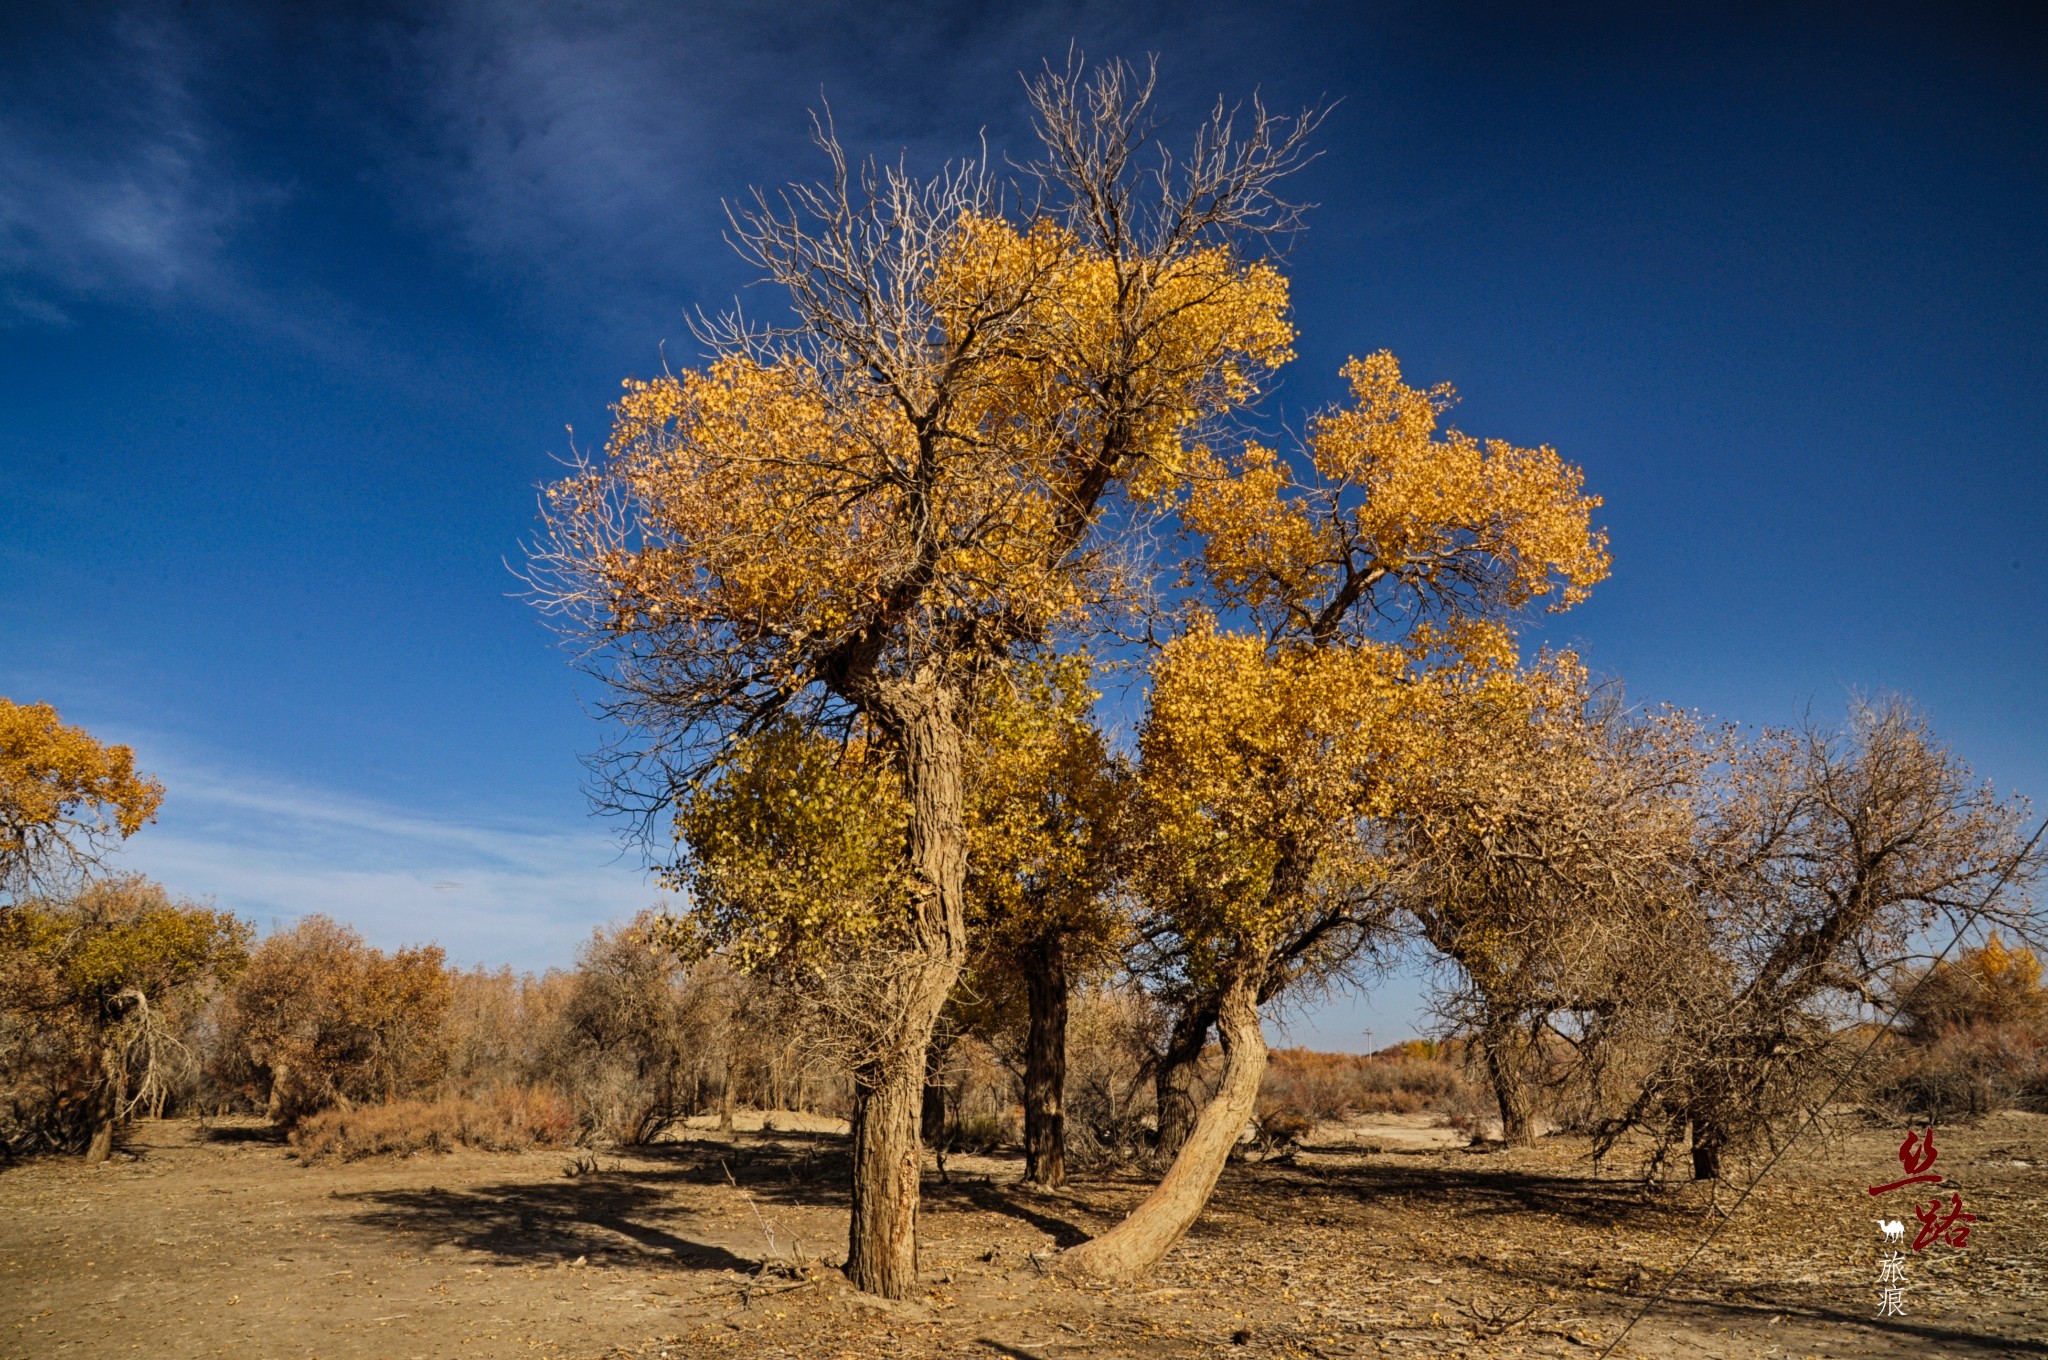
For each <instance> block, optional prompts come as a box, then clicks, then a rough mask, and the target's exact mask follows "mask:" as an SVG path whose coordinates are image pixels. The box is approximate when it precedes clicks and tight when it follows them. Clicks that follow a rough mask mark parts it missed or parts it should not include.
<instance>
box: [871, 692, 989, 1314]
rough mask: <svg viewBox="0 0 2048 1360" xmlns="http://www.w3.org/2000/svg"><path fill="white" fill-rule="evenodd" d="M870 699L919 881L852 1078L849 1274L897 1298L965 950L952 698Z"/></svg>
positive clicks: (889, 695) (908, 1280) (908, 1275)
mask: <svg viewBox="0 0 2048 1360" xmlns="http://www.w3.org/2000/svg"><path fill="white" fill-rule="evenodd" d="M877 698H878V704H877V707H878V709H879V710H880V711H879V714H878V716H880V717H881V718H882V719H883V720H884V722H885V723H886V725H887V726H888V728H889V730H890V734H891V735H892V736H893V737H895V739H896V740H897V742H898V743H899V745H900V749H901V753H902V762H903V764H902V770H903V791H904V794H905V796H906V798H907V800H908V801H909V804H910V827H909V835H908V838H907V839H908V846H907V849H908V851H909V861H910V868H911V870H912V871H913V872H914V873H915V874H916V876H917V878H918V880H919V883H918V890H917V892H916V895H915V896H914V898H913V899H912V901H911V903H910V941H909V948H907V949H906V950H905V951H904V953H903V955H902V960H901V962H902V968H901V971H900V972H899V973H898V975H897V976H896V978H895V979H894V980H893V982H892V985H891V987H890V989H889V990H890V998H889V1002H890V1004H889V1006H888V1011H887V1033H886V1034H885V1035H884V1036H883V1038H882V1041H881V1042H880V1043H878V1044H877V1046H876V1051H875V1052H874V1054H873V1056H872V1058H871V1059H870V1061H869V1062H868V1063H867V1064H865V1065H864V1068H863V1070H862V1072H861V1073H859V1074H857V1080H858V1089H859V1095H858V1097H857V1099H856V1102H855V1109H854V1120H853V1215H852V1222H851V1223H850V1225H849V1226H848V1229H847V1249H846V1275H847V1278H848V1279H849V1280H851V1281H852V1282H853V1284H854V1287H855V1288H857V1289H862V1290H865V1291H867V1292H868V1293H870V1294H880V1295H881V1296H883V1297H884V1298H891V1299H901V1298H907V1297H908V1296H909V1295H910V1294H911V1292H912V1291H913V1290H914V1289H915V1288H916V1287H917V1196H918V1177H919V1174H920V1171H921V1169H922V1162H923V1156H922V1154H921V1152H920V1149H919V1146H918V1120H919V1115H920V1114H921V1112H922V1108H923V1103H924V1100H923V1097H924V1084H925V1081H924V1076H925V1071H924V1068H925V1054H926V1052H927V1050H928V1049H929V1048H930V1046H931V1041H932V1031H933V1030H934V1028H936V1026H937V1024H938V1020H939V1012H940V1011H941V1010H942V1009H943V1008H944V1007H945V1004H946V998H947V997H948V996H949V995H951V993H952V990H953V984H954V983H955V982H957V981H958V980H959V977H960V967H961V964H962V963H963V962H964V961H965V959H966V954H967V907H966V901H967V899H966V885H967V830H966V825H965V822H964V820H963V806H964V802H965V796H964V786H963V784H962V781H961V738H960V729H959V726H958V722H957V719H956V711H957V707H958V702H959V700H958V696H956V695H954V694H952V693H950V692H948V691H946V690H945V689H943V688H941V687H940V686H938V685H937V684H935V683H928V684H925V685H923V686H919V687H913V686H911V685H909V684H903V683H891V684H890V685H888V686H887V688H886V690H885V691H884V692H882V693H880V694H879V695H878V696H877Z"/></svg>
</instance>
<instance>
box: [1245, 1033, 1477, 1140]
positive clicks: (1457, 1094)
mask: <svg viewBox="0 0 2048 1360" xmlns="http://www.w3.org/2000/svg"><path fill="white" fill-rule="evenodd" d="M1412 1047H1413V1048H1414V1049H1415V1050H1417V1051H1414V1052H1410V1051H1407V1048H1406V1047H1404V1049H1403V1051H1402V1052H1401V1053H1400V1054H1399V1055H1398V1056H1396V1055H1394V1054H1373V1055H1370V1056H1368V1055H1364V1054H1353V1053H1315V1052H1311V1051H1310V1050H1308V1049H1305V1048H1282V1049H1275V1050H1274V1051H1273V1055H1272V1059H1271V1061H1270V1062H1269V1063H1268V1065H1267V1067H1266V1075H1265V1080H1264V1081H1263V1082H1262V1083H1261V1084H1260V1090H1259V1104H1260V1109H1261V1111H1262V1113H1261V1115H1260V1122H1261V1124H1262V1125H1264V1124H1265V1123H1267V1121H1268V1116H1269V1115H1270V1116H1272V1117H1274V1118H1284V1117H1292V1118H1294V1119H1306V1120H1310V1121H1315V1120H1336V1119H1346V1118H1349V1117H1350V1116H1352V1115H1359V1114H1416V1113H1420V1112H1422V1111H1431V1112H1436V1113H1442V1114H1450V1115H1455V1114H1460V1113H1463V1112H1465V1111H1466V1110H1467V1108H1468V1107H1470V1106H1472V1105H1474V1104H1475V1102H1477V1101H1478V1098H1479V1092H1478V1090H1477V1088H1476V1087H1475V1086H1474V1085H1473V1083H1472V1081H1471V1079H1470V1077H1469V1076H1468V1075H1467V1072H1466V1068H1465V1064H1464V1063H1463V1062H1462V1061H1461V1060H1460V1058H1459V1056H1458V1055H1456V1054H1454V1053H1451V1052H1447V1051H1440V1050H1445V1049H1448V1048H1449V1047H1451V1046H1448V1045H1429V1044H1423V1043H1417V1044H1415V1045H1413V1046H1412Z"/></svg>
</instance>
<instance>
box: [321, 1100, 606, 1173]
mask: <svg viewBox="0 0 2048 1360" xmlns="http://www.w3.org/2000/svg"><path fill="white" fill-rule="evenodd" d="M575 1137H576V1112H575V1111H574V1110H573V1109H571V1108H570V1105H569V1102H568V1101H566V1100H564V1099H563V1098H562V1097H561V1096H559V1095H557V1094H556V1093H555V1092H553V1091H548V1090H534V1089H530V1088H527V1087H520V1086H505V1087H500V1088H498V1089H497V1090H494V1091H490V1092H486V1093H485V1094H483V1095H480V1096H442V1097H440V1098H439V1099H436V1100H396V1101H392V1102H390V1103H389V1104H384V1105H358V1106H352V1107H350V1108H348V1109H339V1108H337V1109H331V1110H323V1111H321V1112H320V1113H318V1114H314V1115H309V1116H307V1117H306V1118H304V1119H301V1120H300V1121H299V1123H298V1126H297V1127H296V1128H294V1129H293V1130H292V1134H291V1142H292V1147H293V1149H294V1150H296V1152H297V1154H298V1157H299V1160H301V1161H303V1162H306V1163H309V1164H310V1163H313V1162H319V1161H326V1160H328V1159H330V1158H333V1159H339V1160H341V1161H344V1162H353V1161H357V1160H359V1159H361V1158H364V1157H378V1156H400V1157H409V1156H412V1155H413V1154H414V1153H419V1152H452V1151H454V1150H455V1149H456V1148H458V1147H472V1148H480V1149H482V1150H483V1151H486V1152H525V1151H528V1150H529V1149H532V1148H537V1147H564V1146H567V1145H568V1144H570V1143H572V1142H574V1141H575Z"/></svg>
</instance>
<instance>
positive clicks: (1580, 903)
mask: <svg viewBox="0 0 2048 1360" xmlns="http://www.w3.org/2000/svg"><path fill="white" fill-rule="evenodd" d="M1499 698H1500V700H1502V702H1496V703H1492V704H1489V705H1484V706H1481V705H1470V706H1466V707H1464V708H1462V709H1461V710H1460V711H1459V712H1458V713H1457V714H1456V722H1455V724H1454V726H1453V728H1452V730H1451V731H1450V732H1449V733H1448V734H1447V736H1448V740H1447V742H1446V743H1445V746H1444V747H1443V748H1442V750H1441V751H1440V754H1439V758H1438V760H1437V762H1436V767H1435V769H1434V770H1433V771H1432V774H1431V777H1430V778H1429V779H1428V780H1427V781H1426V782H1425V783H1423V784H1422V785H1420V786H1419V787H1418V788H1417V791H1416V793H1415V795H1414V796H1412V797H1410V798H1409V799H1407V800H1405V802H1404V806H1403V808H1402V810H1401V814H1400V817H1399V818H1398V822H1397V833H1398V834H1397V842H1398V847H1399V848H1398V855H1399V859H1400V861H1401V869H1400V872H1399V874H1398V876H1397V882H1398V895H1399V899H1400V902H1401V904H1402V906H1403V908H1404V909H1405V911H1406V912H1407V914H1408V915H1409V916H1410V917H1411V918H1412V919H1413V920H1414V922H1415V925H1416V928H1417V930H1418V932H1419V933H1420V935H1421V936H1422V938H1423V939H1424V940H1425V941H1426V942H1427V943H1428V945H1429V946H1430V947H1431V948H1432V949H1433V950H1435V951H1436V953H1437V954H1438V955H1439V956H1440V957H1442V958H1443V959H1444V960H1446V961H1448V962H1449V963H1450V964H1451V965H1453V966H1454V967H1455V968H1456V969H1457V972H1458V975H1459V978H1460V983H1461V985H1460V986H1458V987H1457V989H1456V990H1455V991H1454V992H1453V994H1452V995H1451V996H1450V997H1449V998H1448V1014H1449V1017H1450V1018H1451V1019H1452V1020H1453V1022H1454V1023H1456V1024H1457V1025H1459V1027H1461V1028H1464V1029H1466V1030H1468V1031H1469V1032H1470V1033H1471V1034H1472V1036H1473V1038H1474V1040H1475V1042H1476V1045H1477V1048H1478V1051H1479V1055H1480V1058H1481V1061H1482V1062H1483V1063H1484V1065H1485V1067H1486V1071H1487V1076H1488V1079H1489V1081H1490V1083H1491V1085H1492V1087H1493V1091H1494V1095H1495V1098H1496V1100H1497V1101H1498V1103H1499V1106H1500V1116H1501V1136H1502V1139H1503V1141H1505V1142H1507V1143H1510V1144H1515V1143H1522V1142H1526V1141H1528V1139H1529V1138H1530V1137H1531V1136H1532V1132H1533V1130H1532V1124H1531V1121H1532V1115H1533V1109H1532V1105H1531V1102H1530V1097H1529V1092H1528V1089H1527V1080H1526V1077H1527V1072H1526V1068H1527V1066H1528V1065H1529V1063H1530V1061H1531V1059H1532V1058H1533V1057H1534V1055H1535V1052H1536V1050H1537V1048H1538V1046H1539V1044H1540V1043H1541V1042H1542V1040H1543V1039H1544V1037H1545V1035H1546V1032H1548V1033H1549V1034H1550V1035H1551V1036H1552V1038H1553V1042H1555V1041H1556V1040H1558V1039H1563V1040H1566V1041H1568V1042H1569V1041H1575V1040H1576V1038H1577V1037H1578V1034H1579V1033H1580V1029H1579V1026H1578V1025H1577V1024H1575V1023H1572V1020H1571V1018H1572V1017H1578V1016H1584V1015H1588V1014H1604V1013H1608V1012H1611V1011H1612V1010H1613V1009H1614V1008H1615V1007H1616V1006H1618V1005H1621V1004H1624V1002H1625V998H1623V997H1620V996H1617V995H1616V994H1615V990H1614V987H1615V982H1616V980H1617V979H1618V978H1621V977H1623V976H1628V973H1627V971H1626V970H1625V969H1624V968H1622V967H1620V966H1619V965H1620V963H1621V961H1622V960H1624V959H1626V957H1627V956H1628V954H1629V953H1630V951H1632V950H1634V949H1637V948H1639V947H1641V944H1642V941H1643V940H1644V938H1645V927H1646V926H1648V925H1650V924H1651V923H1653V922H1654V921H1655V919H1656V918H1657V917H1658V916H1659V915H1660V914H1661V913H1663V912H1664V911H1666V910H1668V909H1669V908H1670V905H1671V904H1672V903H1673V902H1675V901H1677V900H1679V899H1680V898H1682V895H1683V894H1682V880H1683V874H1684V868H1685V866H1686V864H1687V862H1688V855H1687V852H1688V850H1689V849H1690V847H1691V844H1692V830H1693V802H1692V798H1693V795H1694V794H1695V792H1696V791H1697V788H1698V784H1699V781H1700V779H1701V778H1702V776H1703V775H1704V774H1705V764H1706V759H1707V756H1706V747H1705V744H1704V743H1703V742H1702V741H1701V739H1700V733H1699V731H1698V726H1697V724H1696V723H1695V722H1693V721H1692V720H1690V719H1689V718H1687V717H1686V715H1684V714H1681V713H1676V712H1671V711H1668V710H1666V711H1659V712H1652V713H1632V712H1630V711H1628V710H1627V709H1626V708H1625V707H1624V706H1623V704H1622V703H1621V699H1620V695H1619V694H1618V693H1617V692H1615V691H1612V690H1608V691H1603V692H1598V693H1594V692H1589V690H1588V689H1587V686H1586V679H1585V673H1584V671H1583V669H1582V668H1581V667H1580V666H1579V665H1578V664H1577V660H1576V658H1574V657H1572V656H1569V655H1563V656H1556V657H1549V658H1545V659H1544V660H1543V661H1542V662H1540V663H1539V664H1538V665H1536V666H1534V667H1532V668H1530V669H1529V670H1528V671H1527V672H1525V673H1524V676H1523V678H1522V680H1521V682H1520V684H1519V685H1515V686H1508V687H1504V689H1503V690H1502V691H1501V693H1500V695H1499ZM1561 1017H1562V1018H1564V1019H1565V1022H1566V1024H1567V1026H1568V1029H1566V1030H1560V1029H1557V1028H1555V1026H1556V1024H1557V1023H1558V1021H1559V1020H1560V1018H1561Z"/></svg>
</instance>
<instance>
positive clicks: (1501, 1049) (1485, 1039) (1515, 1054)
mask: <svg viewBox="0 0 2048 1360" xmlns="http://www.w3.org/2000/svg"><path fill="white" fill-rule="evenodd" d="M1479 1046H1480V1049H1481V1051H1482V1052H1483V1053H1484V1054H1485V1056H1486V1074H1487V1076H1488V1078H1489V1079H1490V1080H1491V1081H1492V1084H1493V1098H1494V1099H1495V1101H1497V1102H1498V1103H1499V1105H1500V1137H1501V1141H1502V1142H1503V1143H1506V1144H1507V1145H1508V1146H1510V1147H1516V1146H1520V1145H1522V1144H1526V1143H1528V1142H1530V1141H1531V1140H1532V1139H1533V1137H1534V1131H1533V1129H1532V1127H1531V1125H1532V1122H1533V1121H1532V1119H1531V1113H1530V1101H1529V1085H1528V1082H1527V1081H1526V1080H1525V1079H1524V1077H1523V1075H1522V1061H1521V1060H1522V1051H1521V1031H1520V1030H1519V1028H1518V1027H1517V1026H1515V1025H1514V1024H1512V1023H1501V1022H1495V1023H1492V1024H1489V1025H1487V1026H1486V1027H1485V1029H1484V1030H1482V1031H1481V1033H1480V1036H1479Z"/></svg>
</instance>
